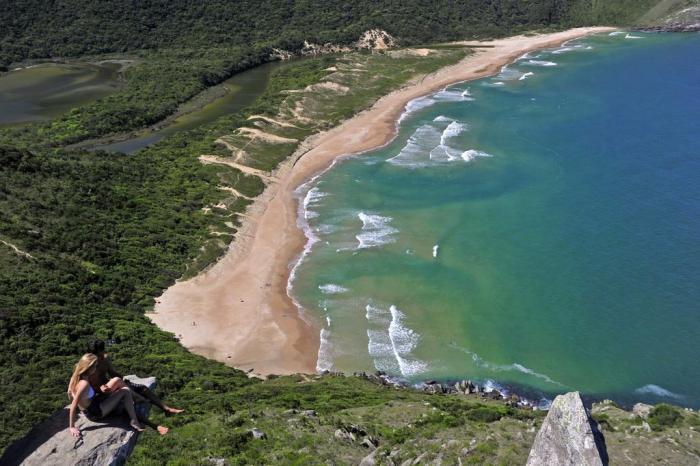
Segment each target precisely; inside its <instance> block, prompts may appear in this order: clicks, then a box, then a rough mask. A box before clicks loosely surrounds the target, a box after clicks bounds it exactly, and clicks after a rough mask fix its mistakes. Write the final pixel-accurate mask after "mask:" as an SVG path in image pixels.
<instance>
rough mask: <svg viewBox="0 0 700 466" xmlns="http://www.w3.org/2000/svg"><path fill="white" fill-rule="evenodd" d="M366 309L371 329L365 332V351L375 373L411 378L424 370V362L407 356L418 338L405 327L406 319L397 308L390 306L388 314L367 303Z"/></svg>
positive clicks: (425, 367) (425, 366) (425, 365)
mask: <svg viewBox="0 0 700 466" xmlns="http://www.w3.org/2000/svg"><path fill="white" fill-rule="evenodd" d="M365 310H366V314H365V317H366V318H367V321H368V323H369V324H370V325H371V326H372V327H373V328H370V329H368V330H367V338H368V344H367V350H368V352H369V354H370V356H371V357H372V359H373V360H374V366H375V367H376V368H377V369H378V370H383V371H386V372H389V373H394V374H401V376H404V377H410V376H413V375H416V374H419V373H421V372H423V371H425V370H426V369H427V367H428V365H427V364H426V363H425V362H423V361H420V360H417V359H415V358H412V357H411V356H410V353H411V352H412V351H413V350H414V349H415V348H416V346H417V345H418V341H419V339H420V335H419V334H418V333H416V332H414V331H413V330H412V329H410V328H408V327H406V326H405V325H404V323H403V320H404V318H405V316H404V314H403V313H402V312H401V311H400V310H399V309H398V308H397V307H396V306H393V305H392V306H390V307H389V311H388V312H387V311H386V309H382V308H380V307H377V306H374V305H373V304H368V305H367V306H366V307H365Z"/></svg>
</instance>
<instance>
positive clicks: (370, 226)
mask: <svg viewBox="0 0 700 466" xmlns="http://www.w3.org/2000/svg"><path fill="white" fill-rule="evenodd" d="M357 217H358V218H359V219H360V221H361V222H362V232H361V233H359V234H358V235H357V236H355V238H356V239H357V241H358V246H357V249H366V248H374V247H377V246H381V245H384V244H388V243H393V242H394V241H396V236H395V235H396V233H398V232H399V230H397V229H396V228H394V227H392V226H391V225H389V223H390V222H391V221H392V220H393V219H392V218H391V217H382V216H381V215H377V214H368V213H365V212H360V213H359V214H357Z"/></svg>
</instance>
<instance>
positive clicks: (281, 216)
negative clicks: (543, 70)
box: [149, 27, 613, 374]
mask: <svg viewBox="0 0 700 466" xmlns="http://www.w3.org/2000/svg"><path fill="white" fill-rule="evenodd" d="M611 30H613V28H603V27H591V28H577V29H570V30H567V31H563V32H557V33H551V34H542V35H535V36H528V37H525V36H515V37H510V38H506V39H500V40H496V41H490V42H459V44H461V45H465V46H466V45H473V46H475V47H482V49H480V50H477V51H476V52H475V53H473V54H471V55H469V56H467V57H466V58H464V59H463V60H461V61H460V62H459V63H457V64H454V65H450V66H447V67H445V68H442V69H440V70H438V71H436V72H434V73H432V74H430V75H428V76H425V77H422V78H420V79H414V80H413V81H412V82H411V83H409V84H408V85H406V86H404V87H403V88H401V89H399V90H397V91H394V92H392V93H390V94H388V95H386V96H384V97H382V98H381V99H379V100H378V101H377V102H376V103H375V104H374V105H373V106H372V107H371V108H370V109H368V110H365V111H363V112H360V113H359V114H357V115H355V116H354V117H353V118H351V119H349V120H347V121H345V122H343V123H342V124H341V125H339V126H337V127H336V128H334V129H332V130H329V131H327V132H325V133H321V134H318V135H315V136H312V137H311V138H309V139H307V140H306V141H304V143H303V144H302V146H301V147H300V148H299V150H297V152H296V153H295V154H294V156H292V157H290V158H289V159H288V160H287V161H285V162H284V163H282V164H281V165H280V167H279V168H278V169H277V171H276V172H275V176H274V178H275V179H276V182H274V183H271V184H270V185H269V186H268V187H267V188H266V190H265V192H264V193H263V194H262V195H261V196H260V197H258V198H257V199H256V201H255V202H254V204H253V205H252V206H251V207H250V208H249V210H248V212H247V214H246V218H245V220H246V221H245V222H244V224H243V225H242V227H241V229H240V230H239V232H238V233H237V234H236V238H235V239H234V241H233V242H232V243H231V245H230V247H229V250H228V252H227V253H226V254H225V256H224V257H223V258H222V259H221V260H220V261H219V262H218V263H216V264H215V265H214V266H213V267H211V268H209V269H207V270H206V271H204V272H202V273H201V274H199V275H198V276H196V277H195V278H193V279H190V280H186V281H180V282H177V283H176V284H175V285H173V286H172V287H170V288H169V289H167V290H166V291H165V292H164V293H163V295H162V296H161V297H160V298H159V299H158V300H156V306H155V312H154V313H152V314H149V317H150V318H151V320H152V321H153V322H155V323H156V324H157V325H158V326H159V327H161V328H162V329H164V330H166V331H169V332H173V333H175V334H176V335H178V336H180V339H181V342H182V344H183V345H185V346H186V347H187V348H188V349H189V350H190V351H192V352H194V353H196V354H200V355H202V356H205V357H209V358H213V359H216V360H218V361H221V362H224V363H226V364H228V365H231V366H235V367H238V368H241V369H244V370H251V369H252V370H253V372H255V373H257V374H291V373H313V372H315V371H316V362H317V356H318V348H319V344H320V341H319V327H318V326H316V325H315V323H314V322H312V321H311V320H309V319H308V317H307V316H305V315H304V312H303V310H302V309H297V307H296V305H295V303H294V301H293V299H292V298H291V297H290V296H289V294H288V291H289V290H288V281H289V276H290V273H291V271H292V267H293V266H294V264H295V263H296V262H297V261H298V259H299V257H300V254H302V253H303V252H302V251H304V247H305V244H306V242H307V238H306V236H305V235H304V233H303V231H301V229H300V228H299V227H298V224H297V220H298V209H297V204H298V199H297V189H298V188H299V187H300V186H302V185H303V184H305V183H307V182H308V181H309V180H310V179H312V178H313V177H315V176H317V175H318V174H319V173H321V172H323V171H325V170H327V169H329V168H330V166H331V165H332V164H333V162H334V161H335V160H337V159H339V158H340V157H347V156H351V155H356V154H359V153H362V152H366V151H369V150H372V149H375V148H378V147H381V146H383V145H386V144H388V143H389V142H391V141H392V140H393V139H394V138H395V137H396V134H397V128H398V118H399V115H400V114H401V113H402V112H403V111H404V109H405V106H406V104H407V103H408V102H410V101H411V100H413V99H416V98H419V97H422V96H425V95H428V94H431V93H433V92H436V91H439V90H440V89H442V88H444V87H446V86H449V85H451V84H454V83H457V82H464V81H469V80H474V79H479V78H483V77H486V76H489V75H492V74H495V73H497V72H498V71H499V70H500V69H501V67H503V66H504V65H506V64H508V63H510V62H512V61H514V60H515V59H517V58H518V57H519V56H521V55H523V54H524V53H526V52H530V51H533V50H537V49H543V48H548V47H555V46H557V45H560V44H562V43H564V42H566V41H569V40H572V39H576V38H579V37H582V36H585V35H588V34H592V33H597V32H606V31H611Z"/></svg>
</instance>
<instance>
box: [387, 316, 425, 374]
mask: <svg viewBox="0 0 700 466" xmlns="http://www.w3.org/2000/svg"><path fill="white" fill-rule="evenodd" d="M389 312H391V323H390V324H389V340H390V341H391V348H392V351H393V353H394V357H395V358H396V362H397V363H398V364H399V369H400V370H401V375H403V376H412V375H416V374H418V373H420V372H423V371H424V370H425V369H426V368H427V365H426V364H425V363H424V362H423V361H418V360H411V359H407V358H406V355H408V353H410V352H411V351H413V350H414V349H415V348H416V346H417V345H418V340H419V339H420V335H419V334H418V333H416V332H414V331H413V330H412V329H410V328H408V327H406V326H404V325H403V319H404V317H405V316H404V314H403V313H402V312H401V311H400V310H399V309H398V308H397V307H396V306H394V305H392V306H391V307H390V308H389Z"/></svg>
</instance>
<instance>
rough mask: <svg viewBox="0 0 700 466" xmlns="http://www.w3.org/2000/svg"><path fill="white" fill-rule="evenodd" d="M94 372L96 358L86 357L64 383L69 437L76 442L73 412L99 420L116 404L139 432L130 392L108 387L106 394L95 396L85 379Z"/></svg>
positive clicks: (77, 432)
mask: <svg viewBox="0 0 700 466" xmlns="http://www.w3.org/2000/svg"><path fill="white" fill-rule="evenodd" d="M96 371H97V356H95V355H94V354H92V353H86V354H84V355H83V356H82V357H81V358H80V361H78V363H77V364H76V365H75V368H74V369H73V375H72V376H71V378H70V382H69V383H68V396H69V397H70V398H71V404H70V413H69V416H68V429H69V430H70V433H71V435H72V436H73V437H76V438H80V437H81V434H80V431H79V430H78V429H77V428H76V427H75V420H76V411H77V410H78V409H80V410H81V411H82V412H83V413H85V416H86V417H87V418H88V419H90V420H93V421H94V420H97V419H101V418H103V417H105V416H107V415H109V414H110V413H111V412H112V411H114V410H115V408H116V407H117V406H118V405H119V404H120V403H123V404H124V408H125V409H126V412H127V413H128V414H129V419H130V424H131V427H133V428H134V429H135V430H137V431H139V432H142V431H143V430H144V427H143V425H142V424H141V423H140V422H139V419H138V417H137V416H136V409H135V407H134V398H133V392H132V391H131V390H129V389H128V388H127V387H122V388H116V387H110V391H109V392H108V393H101V392H97V391H96V390H95V389H93V388H92V386H91V385H90V382H89V381H88V378H89V377H91V376H92V375H94V374H95V372H96Z"/></svg>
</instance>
